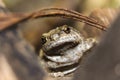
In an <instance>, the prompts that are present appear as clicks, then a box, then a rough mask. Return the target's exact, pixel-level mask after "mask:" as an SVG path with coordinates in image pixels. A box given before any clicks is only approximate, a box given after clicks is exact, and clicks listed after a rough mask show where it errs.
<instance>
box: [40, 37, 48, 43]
mask: <svg viewBox="0 0 120 80" xmlns="http://www.w3.org/2000/svg"><path fill="white" fill-rule="evenodd" d="M46 41H47V40H46V38H45V37H44V36H42V37H41V42H42V44H45V43H46Z"/></svg>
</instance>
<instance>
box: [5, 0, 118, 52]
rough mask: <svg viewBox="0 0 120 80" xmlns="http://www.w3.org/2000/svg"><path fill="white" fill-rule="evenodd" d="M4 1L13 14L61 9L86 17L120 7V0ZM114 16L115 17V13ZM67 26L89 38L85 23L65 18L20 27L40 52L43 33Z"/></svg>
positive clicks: (31, 22) (25, 24) (33, 21)
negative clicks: (93, 12)
mask: <svg viewBox="0 0 120 80" xmlns="http://www.w3.org/2000/svg"><path fill="white" fill-rule="evenodd" d="M3 1H4V3H5V5H6V7H7V8H8V9H9V10H10V11H11V12H33V11H37V10H40V9H43V8H49V7H59V8H67V9H71V10H75V11H78V12H80V13H83V14H84V15H86V16H88V15H89V14H90V13H91V12H92V11H94V10H98V9H102V8H119V5H120V0H3ZM100 12H101V11H100ZM107 12H109V11H107ZM98 13H99V10H98ZM103 13H104V12H103ZM99 14H100V13H99ZM94 15H95V14H94ZM103 15H104V14H103ZM112 15H113V16H114V13H113V14H112ZM101 16H102V15H101ZM109 22H110V21H109ZM65 24H66V25H70V26H73V27H76V28H77V29H78V30H80V31H81V32H82V33H84V34H85V35H87V36H88V34H87V33H86V31H87V30H86V29H84V28H83V23H80V22H74V21H72V20H68V19H63V18H41V19H36V20H31V21H27V22H24V23H22V24H20V25H19V26H20V29H21V31H22V34H23V36H24V38H25V39H26V40H27V41H29V42H30V43H31V44H32V45H33V46H34V47H35V50H36V51H39V49H40V47H41V44H40V37H41V35H42V33H44V32H48V31H49V30H50V29H53V28H55V27H58V26H61V25H65ZM85 30H86V31H85ZM90 31H91V30H89V34H91V35H92V37H96V36H99V34H98V35H93V34H96V33H94V32H93V34H92V32H91V33H90ZM97 32H98V31H97Z"/></svg>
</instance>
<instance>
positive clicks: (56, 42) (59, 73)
mask: <svg viewBox="0 0 120 80" xmlns="http://www.w3.org/2000/svg"><path fill="white" fill-rule="evenodd" d="M41 43H42V48H41V49H40V53H39V58H40V60H41V62H42V63H41V64H42V65H43V66H44V67H45V68H46V71H47V72H48V74H49V75H50V76H52V77H63V76H65V75H67V74H71V73H73V72H74V71H76V70H77V68H78V67H79V66H80V61H81V58H82V57H83V55H84V54H85V52H87V51H89V50H90V49H91V48H92V47H93V46H94V45H95V44H96V43H97V41H96V39H94V38H85V37H84V36H83V35H82V33H80V32H79V31H78V30H77V29H75V28H73V27H71V26H67V25H63V26H60V27H57V28H55V29H53V30H50V31H49V32H48V33H44V34H43V35H42V37H41Z"/></svg>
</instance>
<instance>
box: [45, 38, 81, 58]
mask: <svg viewBox="0 0 120 80" xmlns="http://www.w3.org/2000/svg"><path fill="white" fill-rule="evenodd" d="M79 43H80V39H78V37H76V36H75V37H74V36H72V37H65V38H61V39H58V40H56V41H51V42H49V43H46V44H45V45H43V51H44V52H45V53H46V55H49V56H57V55H59V56H60V55H64V54H62V53H63V52H65V51H67V50H68V49H71V48H73V47H75V46H77V45H78V44H79Z"/></svg>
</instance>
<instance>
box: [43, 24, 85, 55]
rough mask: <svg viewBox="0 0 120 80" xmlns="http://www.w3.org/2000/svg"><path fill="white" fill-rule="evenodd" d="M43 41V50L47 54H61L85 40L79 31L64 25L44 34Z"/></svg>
mask: <svg viewBox="0 0 120 80" xmlns="http://www.w3.org/2000/svg"><path fill="white" fill-rule="evenodd" d="M41 41H42V43H43V47H42V50H43V51H44V52H45V53H46V54H47V55H60V53H61V52H62V51H66V50H68V49H70V48H72V47H75V46H77V45H78V44H79V43H81V42H82V41H84V40H83V36H82V35H81V34H80V33H79V31H77V30H76V29H74V28H72V27H68V26H66V25H64V26H61V27H57V28H56V29H53V30H51V31H50V32H48V33H45V34H43V35H42V38H41Z"/></svg>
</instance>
